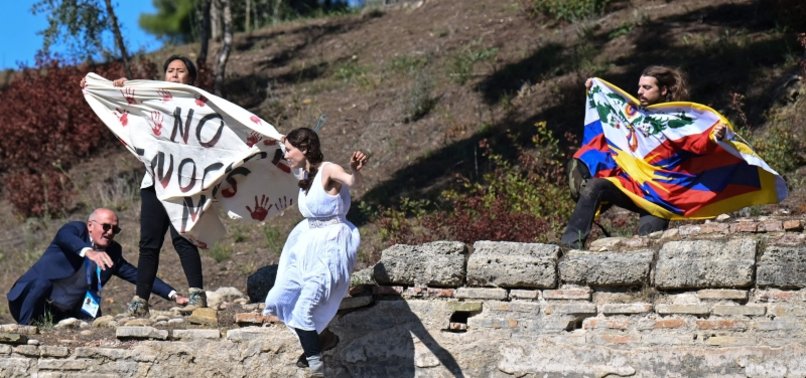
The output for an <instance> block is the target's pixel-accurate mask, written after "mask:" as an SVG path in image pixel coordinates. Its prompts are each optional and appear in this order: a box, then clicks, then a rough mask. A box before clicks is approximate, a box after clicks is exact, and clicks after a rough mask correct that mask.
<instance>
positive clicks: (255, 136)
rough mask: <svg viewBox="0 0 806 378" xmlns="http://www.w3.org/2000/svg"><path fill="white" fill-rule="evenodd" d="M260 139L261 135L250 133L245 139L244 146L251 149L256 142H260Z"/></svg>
mask: <svg viewBox="0 0 806 378" xmlns="http://www.w3.org/2000/svg"><path fill="white" fill-rule="evenodd" d="M261 139H263V135H260V133H258V132H257V131H252V132H251V133H249V136H248V137H247V138H246V145H247V146H249V147H252V146H254V145H255V144H257V142H260V140H261Z"/></svg>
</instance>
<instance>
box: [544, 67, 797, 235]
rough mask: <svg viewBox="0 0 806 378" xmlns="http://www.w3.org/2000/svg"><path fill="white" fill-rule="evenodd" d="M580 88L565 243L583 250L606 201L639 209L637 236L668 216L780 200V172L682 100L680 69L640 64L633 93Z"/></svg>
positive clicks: (592, 83) (706, 112) (721, 121)
mask: <svg viewBox="0 0 806 378" xmlns="http://www.w3.org/2000/svg"><path fill="white" fill-rule="evenodd" d="M585 84H586V87H587V89H588V99H587V106H586V113H585V131H584V136H583V142H582V147H581V148H580V149H579V150H578V151H577V152H576V154H574V160H573V161H572V163H571V169H570V172H569V173H570V178H569V181H570V184H571V188H572V196H574V197H577V196H578V197H579V199H578V201H577V205H576V208H575V209H574V212H573V214H572V215H571V218H570V219H569V221H568V225H567V226H566V230H565V232H564V233H563V236H562V238H561V240H560V243H561V244H562V245H564V246H566V247H569V248H575V249H579V248H583V247H584V244H585V240H586V239H587V237H588V235H589V234H590V230H591V224H592V223H593V220H594V218H595V216H596V214H597V213H598V212H599V211H600V210H601V209H600V207H601V206H602V205H604V204H610V205H616V206H619V207H622V208H625V209H627V210H630V211H633V212H636V213H638V214H639V215H640V220H639V227H638V228H639V229H638V233H639V235H647V234H650V233H652V232H655V231H661V230H665V229H666V228H667V227H668V225H669V220H671V219H698V218H711V217H714V216H716V215H718V214H720V213H724V212H729V211H733V210H737V209H739V208H742V207H745V206H749V205H752V204H762V203H776V202H779V201H780V200H782V199H783V198H785V197H786V194H787V191H786V186H785V185H784V183H783V180H782V179H781V177H780V176H778V174H777V173H776V172H775V171H773V170H772V169H771V168H769V167H768V166H767V165H766V163H764V161H763V160H761V158H759V157H758V156H757V155H755V153H754V152H753V151H752V149H750V147H749V146H747V145H746V144H745V143H742V142H739V141H735V140H733V139H734V138H733V137H734V134H733V133H732V132H731V131H730V127H729V124H728V121H727V119H725V117H724V116H722V115H721V114H719V113H717V112H716V111H714V110H713V109H711V108H709V107H707V106H705V105H701V104H696V103H690V102H683V100H685V99H686V97H687V94H688V90H687V86H686V80H685V77H684V75H683V74H682V73H681V72H680V71H678V70H676V69H673V68H669V67H663V66H650V67H647V68H646V69H645V70H644V71H643V73H642V74H641V77H640V79H639V82H638V99H636V98H633V97H632V96H630V95H629V94H627V93H626V92H624V91H623V90H621V89H619V88H618V87H615V86H614V85H612V84H610V83H607V82H605V81H603V80H600V79H588V80H587V82H586V83H585Z"/></svg>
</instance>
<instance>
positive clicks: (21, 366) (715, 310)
mask: <svg viewBox="0 0 806 378" xmlns="http://www.w3.org/2000/svg"><path fill="white" fill-rule="evenodd" d="M804 223H806V222H804V221H803V220H786V221H783V220H754V221H747V222H733V223H705V224H700V225H693V226H683V227H680V228H677V229H672V230H668V231H666V232H665V233H661V234H657V235H654V236H651V237H646V238H608V239H601V240H597V241H595V242H593V243H592V245H591V246H590V250H586V251H581V250H572V251H563V250H561V249H560V248H559V247H557V246H555V245H548V244H524V243H512V242H489V241H482V242H477V243H475V244H474V245H472V246H467V245H464V244H463V243H459V242H447V241H442V242H434V243H428V244H423V245H416V246H405V245H397V246H394V247H391V248H389V249H387V250H385V251H384V252H383V254H382V258H381V261H380V262H379V263H378V264H377V265H376V266H374V267H373V268H370V269H367V270H364V271H360V272H357V273H356V274H355V275H354V281H355V285H354V286H355V287H354V289H353V290H352V291H351V293H352V296H351V297H350V298H346V299H345V301H344V303H343V305H342V308H343V309H342V311H340V314H339V316H337V318H336V319H335V320H334V321H333V322H332V323H331V325H330V327H329V329H330V330H331V331H332V332H333V333H335V334H336V335H337V336H338V338H339V340H340V341H339V343H338V345H337V346H336V347H335V348H334V349H332V350H329V351H327V352H325V354H324V355H325V357H324V360H325V363H326V365H327V373H328V376H334V377H415V376H416V377H460V376H464V377H528V376H535V377H536V376H541V377H542V376H567V377H608V376H609V377H615V376H631V377H655V376H720V377H723V376H728V377H731V376H736V377H739V376H741V377H744V376H752V377H803V376H806V358H804V357H803V356H806V326H804V320H806V234H804V232H803V224H804ZM471 252H472V253H471ZM252 306H253V307H254V312H252V313H242V314H237V315H236V320H237V322H238V324H240V325H242V326H243V327H230V328H229V329H226V328H225V329H220V328H216V327H204V328H195V329H171V328H168V327H163V326H159V325H150V326H139V327H132V326H120V325H118V326H117V328H116V329H115V335H116V336H115V337H110V340H108V345H102V346H97V345H92V346H81V347H65V346H62V345H58V343H56V345H49V344H48V343H43V342H37V341H36V339H37V337H38V336H37V335H38V334H37V331H38V330H36V329H35V327H17V326H5V328H2V329H0V335H2V337H0V340H5V341H4V342H3V344H0V376H4V377H7V376H39V377H84V376H86V377H89V376H92V377H96V376H110V377H112V376H137V377H170V376H187V375H192V376H198V377H220V376H226V377H257V376H282V377H285V376H302V375H303V373H304V371H303V370H302V369H299V368H297V367H296V366H295V365H294V362H295V361H296V358H297V357H298V356H299V354H300V353H301V350H300V347H299V346H298V343H297V340H296V338H295V337H294V336H293V335H292V334H291V332H289V331H288V330H287V329H286V328H285V327H284V326H282V325H279V324H275V323H272V322H271V321H270V320H269V319H265V318H263V317H262V316H259V313H258V312H259V306H258V305H252ZM15 336H16V338H15Z"/></svg>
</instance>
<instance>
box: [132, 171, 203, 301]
mask: <svg viewBox="0 0 806 378" xmlns="http://www.w3.org/2000/svg"><path fill="white" fill-rule="evenodd" d="M169 229H170V230H171V240H172V241H173V245H174V249H176V253H177V254H179V261H180V262H181V263H182V270H184V271H185V278H187V281H188V287H195V288H199V289H203V288H204V280H203V278H202V266H201V256H199V249H198V248H196V246H195V245H193V243H191V242H190V241H188V240H187V239H185V238H184V237H182V235H179V232H177V231H176V229H175V228H174V227H173V226H172V225H171V220H170V219H169V218H168V213H166V212H165V207H163V206H162V203H161V202H160V201H159V199H157V193H156V192H155V191H154V187H153V186H150V187H148V188H144V189H140V258H139V259H138V261H137V292H136V293H137V296H138V297H140V298H143V299H145V300H148V298H149V297H150V296H151V289H152V287H153V286H154V279H155V278H156V277H157V268H158V267H159V262H160V249H161V248H162V243H163V242H164V241H165V231H168V230H169Z"/></svg>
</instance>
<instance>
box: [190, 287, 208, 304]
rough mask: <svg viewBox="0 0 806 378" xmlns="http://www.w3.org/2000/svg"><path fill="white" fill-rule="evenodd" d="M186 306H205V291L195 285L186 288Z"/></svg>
mask: <svg viewBox="0 0 806 378" xmlns="http://www.w3.org/2000/svg"><path fill="white" fill-rule="evenodd" d="M188 306H193V307H194V308H201V307H207V293H205V292H204V289H199V288H197V287H191V288H190V289H188Z"/></svg>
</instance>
